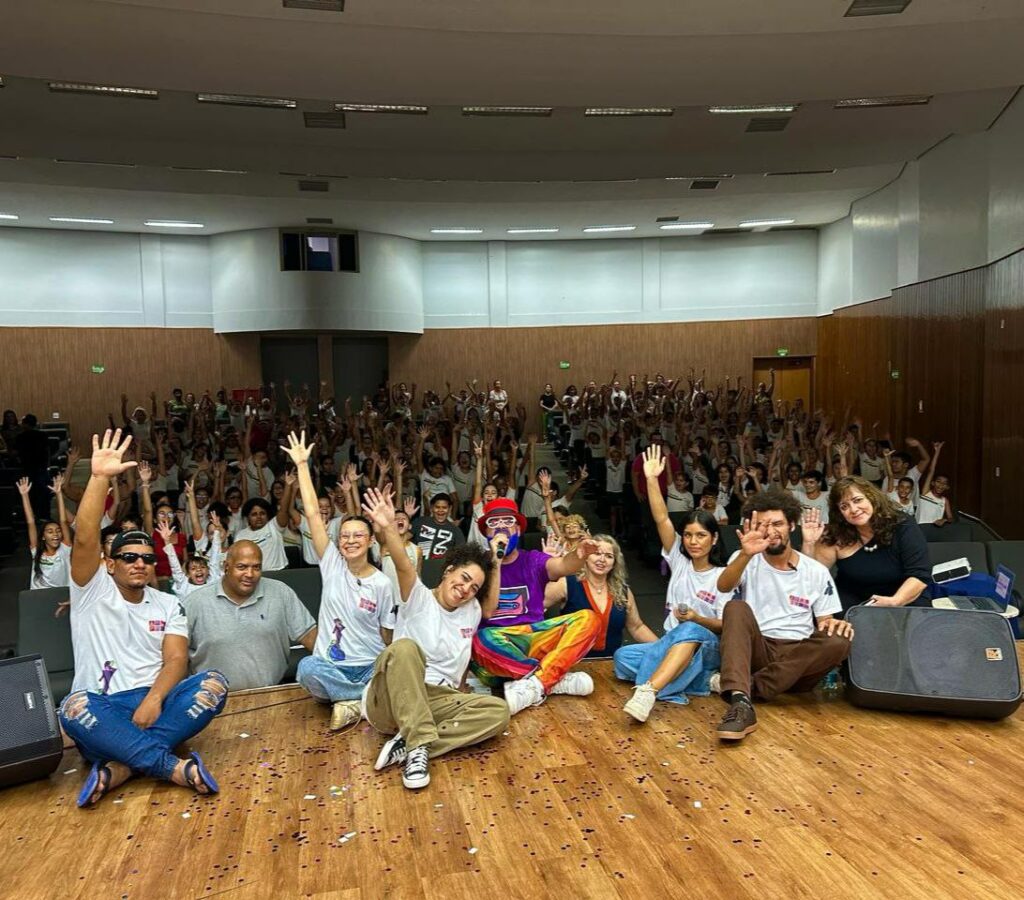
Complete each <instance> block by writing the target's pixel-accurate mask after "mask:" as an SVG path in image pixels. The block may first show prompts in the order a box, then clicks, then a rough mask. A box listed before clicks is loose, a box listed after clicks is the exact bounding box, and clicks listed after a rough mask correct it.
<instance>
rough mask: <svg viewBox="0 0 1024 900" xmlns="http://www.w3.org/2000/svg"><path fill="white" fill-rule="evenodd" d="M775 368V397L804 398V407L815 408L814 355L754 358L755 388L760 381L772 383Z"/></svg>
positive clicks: (786, 398) (783, 398) (753, 384)
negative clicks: (772, 371) (772, 372)
mask: <svg viewBox="0 0 1024 900" xmlns="http://www.w3.org/2000/svg"><path fill="white" fill-rule="evenodd" d="M772 369H774V370H775V393H774V395H773V399H775V400H788V401H789V402H790V403H793V402H794V401H795V400H803V403H804V409H807V410H811V409H813V408H814V407H813V405H812V403H813V400H814V357H813V356H767V357H758V358H755V359H754V380H753V382H752V383H751V387H752V388H753V389H755V390H756V389H757V385H758V383H759V382H762V381H763V382H764V383H765V384H771V379H772V376H771V370H772Z"/></svg>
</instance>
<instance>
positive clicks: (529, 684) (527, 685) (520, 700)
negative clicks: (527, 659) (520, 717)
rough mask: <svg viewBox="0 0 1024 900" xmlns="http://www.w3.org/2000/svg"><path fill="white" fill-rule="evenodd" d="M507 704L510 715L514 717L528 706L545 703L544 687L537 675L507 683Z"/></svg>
mask: <svg viewBox="0 0 1024 900" xmlns="http://www.w3.org/2000/svg"><path fill="white" fill-rule="evenodd" d="M505 702H506V703H507V704H508V713H509V715H510V716H514V715H515V714H516V713H518V712H522V711H523V710H524V709H526V707H528V706H540V705H541V704H542V703H543V702H544V685H542V684H541V683H540V679H539V678H538V677H537V676H536V675H530V676H528V677H526V678H520V679H519V680H518V681H507V682H505Z"/></svg>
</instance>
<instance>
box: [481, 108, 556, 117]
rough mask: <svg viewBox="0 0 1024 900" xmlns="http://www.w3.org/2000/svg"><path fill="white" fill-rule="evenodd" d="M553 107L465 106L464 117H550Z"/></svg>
mask: <svg viewBox="0 0 1024 900" xmlns="http://www.w3.org/2000/svg"><path fill="white" fill-rule="evenodd" d="M553 111H554V108H553V107H551V106H464V107H462V114H463V115H464V116H550V115H551V113H552V112H553Z"/></svg>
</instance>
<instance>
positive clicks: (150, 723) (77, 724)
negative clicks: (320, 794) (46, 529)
mask: <svg viewBox="0 0 1024 900" xmlns="http://www.w3.org/2000/svg"><path fill="white" fill-rule="evenodd" d="M130 443H131V437H127V438H125V440H124V442H123V443H122V441H121V432H120V430H117V431H115V432H114V433H113V435H111V433H110V432H109V431H107V432H106V433H105V434H104V436H103V440H102V442H100V440H99V438H98V436H95V435H94V436H93V452H92V460H91V469H92V475H91V477H90V478H89V483H88V484H87V485H86V488H85V492H84V493H83V495H82V499H81V502H80V503H79V506H78V517H77V520H76V523H75V524H76V529H75V542H74V547H73V549H72V551H71V594H70V603H71V640H72V645H73V647H74V653H75V679H74V682H73V684H72V686H71V693H70V694H69V695H68V696H67V697H66V698H65V699H64V702H63V703H62V704H61V707H60V722H61V725H62V726H63V728H64V731H65V732H66V733H67V734H68V735H69V736H70V737H71V739H72V740H73V741H74V742H75V744H76V745H77V746H78V749H79V752H81V754H82V756H84V757H85V758H86V760H88V761H89V762H91V763H92V769H91V770H90V772H89V775H88V777H87V778H86V780H85V784H84V785H83V787H82V790H81V793H80V794H79V796H78V805H79V806H82V807H86V806H93V805H95V804H96V803H97V802H98V801H99V800H100V798H102V797H103V795H104V794H107V793H109V792H110V791H111V790H113V789H114V788H116V787H118V786H119V785H120V784H122V783H123V782H125V781H126V780H127V779H128V778H130V777H131V776H132V775H135V774H139V773H141V774H145V775H149V776H151V777H153V778H161V779H164V780H165V781H171V782H173V783H174V784H178V785H181V786H183V787H189V788H192V789H193V790H194V791H195V792H196V793H198V794H212V793H216V792H217V790H218V787H217V782H216V781H215V780H214V778H213V776H212V775H211V774H210V773H209V772H208V771H207V769H206V767H205V766H204V765H203V762H202V760H201V759H200V757H199V754H198V753H192V754H190V755H189V757H187V758H184V759H182V758H179V757H178V756H176V755H175V753H174V748H175V747H177V746H178V745H179V744H182V743H184V742H186V741H187V740H189V738H191V737H194V736H195V735H196V734H198V733H199V732H200V731H202V730H203V729H204V728H205V727H206V726H207V725H208V724H209V723H210V721H211V720H212V719H213V717H214V716H216V715H217V714H218V713H219V712H220V711H221V709H222V708H223V706H224V701H225V698H226V697H227V690H228V684H227V679H225V677H224V676H223V675H222V674H221V673H220V672H218V671H216V670H210V671H205V672H197V673H196V674H194V675H192V676H191V677H188V675H187V673H188V628H187V624H186V620H185V614H184V612H183V611H182V609H181V606H180V605H179V604H178V600H177V598H175V597H172V596H171V595H170V594H164V593H161V592H160V591H157V590H155V589H153V588H151V587H149V586H148V584H149V581H150V579H151V578H152V576H153V569H154V566H155V565H156V553H155V548H154V547H153V539H152V538H151V537H150V536H149V535H148V534H146V533H145V532H144V531H129V532H123V533H121V534H119V535H117V536H116V537H115V538H114V540H113V544H112V546H111V554H110V557H109V558H107V559H105V560H103V561H102V563H101V558H100V520H101V518H102V516H103V504H104V500H105V499H106V496H107V489H108V487H109V484H110V480H111V479H112V478H116V477H117V476H118V475H120V474H121V473H122V472H124V471H126V470H127V469H128V468H130V467H131V466H134V465H135V463H134V462H124V461H122V458H123V456H124V454H125V451H126V450H127V449H128V446H129V444H130Z"/></svg>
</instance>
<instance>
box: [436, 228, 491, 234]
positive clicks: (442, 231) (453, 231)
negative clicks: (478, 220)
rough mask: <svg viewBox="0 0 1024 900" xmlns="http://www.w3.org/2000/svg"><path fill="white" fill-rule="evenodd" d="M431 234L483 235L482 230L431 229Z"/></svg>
mask: <svg viewBox="0 0 1024 900" xmlns="http://www.w3.org/2000/svg"><path fill="white" fill-rule="evenodd" d="M430 233H431V234H483V233H484V230H483V229H482V228H431V229H430Z"/></svg>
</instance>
